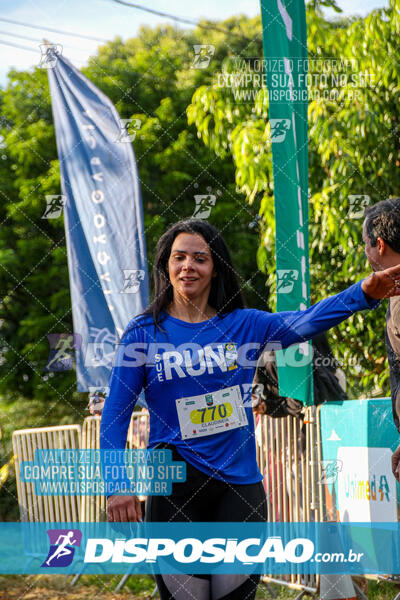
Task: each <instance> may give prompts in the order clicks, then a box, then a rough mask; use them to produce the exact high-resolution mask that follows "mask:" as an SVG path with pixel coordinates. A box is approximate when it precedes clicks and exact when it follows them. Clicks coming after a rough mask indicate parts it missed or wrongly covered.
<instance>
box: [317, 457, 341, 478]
mask: <svg viewBox="0 0 400 600" xmlns="http://www.w3.org/2000/svg"><path fill="white" fill-rule="evenodd" d="M342 466H343V461H341V460H334V459H331V460H322V461H321V480H320V481H319V482H318V483H335V481H336V479H337V476H338V473H340V471H341V470H342Z"/></svg>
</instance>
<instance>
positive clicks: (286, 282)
mask: <svg viewBox="0 0 400 600" xmlns="http://www.w3.org/2000/svg"><path fill="white" fill-rule="evenodd" d="M276 274H277V283H276V291H277V292H278V293H279V294H290V292H291V291H292V290H293V287H294V284H295V281H297V280H298V278H299V272H298V271H296V269H278V270H277V272H276Z"/></svg>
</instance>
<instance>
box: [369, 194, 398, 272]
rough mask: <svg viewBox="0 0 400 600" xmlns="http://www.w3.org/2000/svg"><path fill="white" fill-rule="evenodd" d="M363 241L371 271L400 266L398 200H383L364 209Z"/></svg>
mask: <svg viewBox="0 0 400 600" xmlns="http://www.w3.org/2000/svg"><path fill="white" fill-rule="evenodd" d="M363 240H364V243H365V254H366V257H367V259H368V262H369V264H370V265H371V268H372V269H373V271H383V270H384V269H388V268H389V267H393V266H394V265H398V264H400V198H393V199H389V200H383V201H382V202H378V203H377V204H374V205H373V206H369V207H368V208H367V209H366V211H365V220H364V225H363Z"/></svg>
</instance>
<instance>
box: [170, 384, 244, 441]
mask: <svg viewBox="0 0 400 600" xmlns="http://www.w3.org/2000/svg"><path fill="white" fill-rule="evenodd" d="M176 409H177V411H178V419H179V426H180V429H181V435H182V439H183V440H187V439H189V438H195V437H202V436H204V435H214V434H216V433H222V432H224V431H230V430H232V429H236V428H237V427H243V426H245V425H247V424H248V421H247V416H246V411H245V409H244V407H243V401H242V394H241V392H240V387H239V386H238V385H234V386H232V387H230V388H223V389H222V390H217V391H216V392H212V393H210V394H200V395H199V396H191V397H190V398H179V399H178V400H176Z"/></svg>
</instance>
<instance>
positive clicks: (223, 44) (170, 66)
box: [0, 17, 268, 464]
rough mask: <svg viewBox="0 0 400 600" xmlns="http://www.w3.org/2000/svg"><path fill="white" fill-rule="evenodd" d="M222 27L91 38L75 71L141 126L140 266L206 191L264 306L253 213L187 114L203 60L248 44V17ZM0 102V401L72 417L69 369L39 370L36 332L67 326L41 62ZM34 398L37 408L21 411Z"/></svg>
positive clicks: (14, 78)
mask: <svg viewBox="0 0 400 600" xmlns="http://www.w3.org/2000/svg"><path fill="white" fill-rule="evenodd" d="M221 25H222V27H223V29H224V30H225V32H219V31H205V30H204V29H198V30H194V31H183V30H179V29H176V28H174V27H157V28H155V29H151V28H142V29H141V31H140V33H139V35H138V36H137V37H136V38H132V39H129V40H127V41H126V42H123V41H122V40H121V39H118V38H117V39H115V40H114V41H112V42H109V43H107V44H105V45H104V46H101V47H100V48H99V49H98V52H97V54H96V55H95V56H93V57H92V58H91V59H90V61H89V64H88V66H87V67H86V68H85V74H86V76H87V77H88V78H89V79H91V80H92V81H93V82H94V83H95V84H96V85H97V86H98V87H99V88H100V89H102V90H103V91H104V92H105V93H106V94H107V95H108V96H109V97H110V99H111V100H112V101H113V102H114V104H115V105H116V107H117V109H118V111H119V112H120V115H121V117H122V118H125V119H130V118H132V119H133V123H140V127H139V128H138V129H137V130H135V131H136V137H135V140H134V149H135V153H136V158H137V164H138V170H139V175H140V179H141V186H142V194H143V205H144V215H145V227H146V240H147V248H148V256H149V268H150V269H151V266H152V261H153V256H154V249H155V245H156V242H157V240H158V239H159V237H160V235H161V234H162V233H163V232H164V231H165V229H166V228H167V227H169V226H170V225H171V224H172V223H174V222H176V221H177V220H179V219H182V218H186V217H190V216H192V215H193V213H194V209H195V198H194V196H195V195H207V194H212V195H215V196H216V205H215V207H213V208H212V210H211V215H210V217H209V220H210V222H212V223H213V224H215V225H216V226H217V227H219V228H220V229H221V230H222V231H223V233H224V235H225V237H226V239H227V241H228V244H229V246H230V247H231V248H232V254H233V258H234V261H235V263H236V265H237V269H238V273H239V276H240V278H241V282H242V285H243V288H244V291H245V294H246V296H247V301H248V303H249V305H251V306H258V307H259V308H264V309H265V308H267V307H268V291H267V289H266V287H265V277H264V275H263V274H262V273H261V272H257V270H256V268H255V260H254V258H253V257H254V256H255V254H256V250H257V246H258V236H257V229H256V228H253V229H252V228H249V225H250V224H251V223H252V222H253V221H254V219H255V216H256V215H257V211H256V210H253V209H252V208H251V207H249V206H248V205H247V204H246V203H244V202H243V199H242V198H241V196H240V194H238V192H237V190H236V186H235V182H234V167H233V165H232V161H231V160H230V157H227V158H226V159H224V160H221V159H220V158H218V157H216V156H215V154H214V152H212V151H211V150H210V149H209V148H207V147H206V146H204V144H202V143H201V141H200V140H199V139H198V137H197V131H196V128H195V127H194V126H191V127H189V126H188V123H187V116H186V108H187V106H188V104H189V103H190V100H191V97H192V95H193V93H194V90H195V89H196V88H197V87H198V86H199V85H201V84H205V83H207V84H209V83H211V82H212V78H213V69H214V63H215V64H218V63H219V62H221V60H222V59H223V57H224V56H225V55H226V53H227V52H232V53H238V52H240V51H241V49H243V48H244V47H247V46H248V45H249V43H250V44H252V42H249V40H250V39H251V38H252V21H251V20H250V21H249V20H247V19H246V18H244V17H243V18H242V17H240V18H231V19H228V20H227V21H225V22H224V23H223V24H221ZM194 44H211V45H213V46H214V49H215V52H214V55H213V56H212V61H211V63H210V66H209V68H205V69H198V68H194V58H195V53H194V48H193V45H194ZM257 44H258V50H257V52H259V49H260V44H261V41H260V40H259V41H258V42H257ZM254 52H255V50H254ZM0 105H1V122H0V135H1V138H0V140H1V154H0V171H1V180H2V185H1V192H0V193H1V203H0V217H1V222H2V227H1V228H0V286H1V290H2V294H1V300H0V368H1V376H0V395H1V397H2V402H3V404H4V403H8V404H9V405H10V406H11V405H12V404H13V403H14V402H19V403H22V404H23V405H24V406H26V410H25V416H26V419H25V421H24V423H22V424H23V425H24V426H28V425H29V426H33V425H35V426H39V425H49V424H53V423H59V422H60V421H61V420H67V421H68V420H70V421H71V420H72V421H75V422H76V421H78V422H79V421H81V420H82V418H83V416H85V414H86V413H85V412H84V407H85V405H86V397H85V396H84V395H82V394H78V393H77V392H76V391H75V388H76V378H75V372H74V371H68V372H64V373H46V372H45V371H44V370H43V369H44V367H45V365H46V362H47V360H48V357H49V343H48V339H47V336H48V335H49V334H52V333H71V332H72V313H71V303H70V294H69V281H68V270H67V255H66V246H65V232H64V225H63V220H62V218H60V219H43V218H42V217H43V214H44V211H45V207H46V201H45V196H46V195H50V194H60V193H61V190H60V176H59V165H58V159H57V152H56V144H55V133H54V126H53V119H52V113H51V102H50V96H49V88H48V82H47V72H46V70H44V69H41V68H35V69H33V70H32V71H27V72H18V71H11V72H10V73H9V78H8V85H7V86H6V88H5V89H4V90H2V91H0ZM34 400H37V401H38V402H39V406H41V407H42V408H41V410H40V411H36V409H35V410H33V409H32V410H31V408H30V406H31V407H33V406H34V403H33V401H34ZM29 403H30V404H29ZM35 406H36V405H35ZM5 415H6V411H5V412H4V418H5V419H6V416H5ZM14 426H15V423H14ZM0 464H1V462H0Z"/></svg>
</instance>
